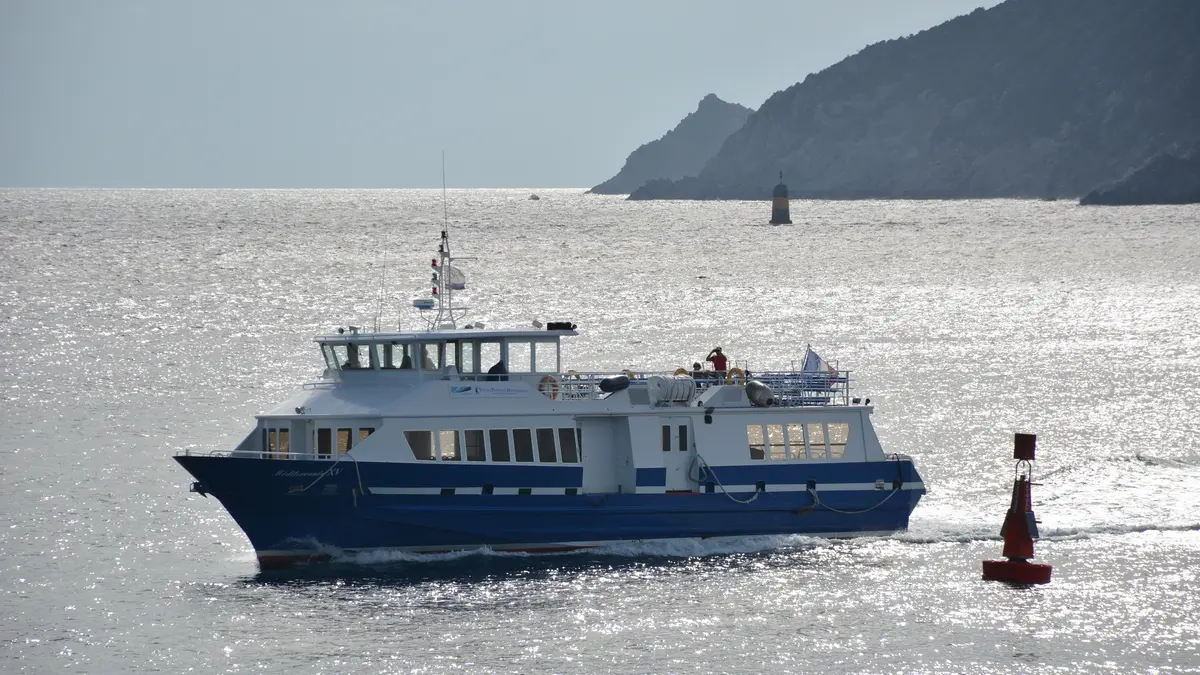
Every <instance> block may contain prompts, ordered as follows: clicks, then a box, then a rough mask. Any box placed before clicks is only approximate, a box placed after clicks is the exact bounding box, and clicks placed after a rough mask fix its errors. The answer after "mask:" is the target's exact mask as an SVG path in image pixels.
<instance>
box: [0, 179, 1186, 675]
mask: <svg viewBox="0 0 1200 675" xmlns="http://www.w3.org/2000/svg"><path fill="white" fill-rule="evenodd" d="M539 193H540V194H541V196H542V199H541V201H529V200H528V199H527V196H528V193H527V192H522V191H511V190H507V191H491V190H470V191H467V190H463V191H450V193H449V198H448V211H449V214H450V222H451V228H452V236H453V242H454V244H455V245H456V247H457V250H458V252H459V253H460V254H464V255H472V256H475V257H476V259H475V260H474V261H472V262H470V263H467V264H465V265H464V267H465V268H466V271H467V273H468V274H469V275H470V276H469V284H470V287H471V291H470V294H469V301H470V302H469V304H470V306H471V307H472V308H473V317H472V318H473V319H475V320H478V321H483V322H485V323H487V324H488V325H490V326H495V327H499V326H505V325H509V326H527V325H529V322H530V321H531V320H533V319H539V320H542V321H546V320H562V319H569V320H572V321H575V322H576V323H578V324H580V327H581V332H582V335H581V336H580V337H578V338H574V339H573V340H572V341H571V344H569V345H568V347H567V361H568V363H567V367H574V368H576V369H577V370H596V369H620V368H626V367H633V368H635V369H660V370H666V369H673V368H674V367H677V366H682V365H689V364H691V362H693V361H696V360H698V359H699V358H700V357H701V356H703V354H705V353H706V352H707V351H708V350H709V349H710V348H711V347H713V346H714V345H717V344H720V345H722V346H723V347H724V348H725V351H726V352H727V353H728V354H730V355H731V356H732V357H733V359H735V360H736V361H744V362H746V363H748V364H749V365H750V366H751V367H754V368H763V367H770V366H780V365H783V366H786V365H788V364H789V362H790V361H791V360H793V359H798V358H800V356H801V354H802V353H803V351H804V347H805V344H807V343H811V344H812V345H813V346H814V348H816V349H818V350H819V351H820V352H821V353H822V354H823V355H825V356H826V357H828V358H831V359H836V360H837V361H838V363H839V364H840V366H841V367H842V368H846V369H850V370H852V371H853V378H854V381H855V382H856V385H855V386H856V393H857V394H858V395H862V396H869V397H870V398H871V399H872V403H873V404H874V405H875V406H876V412H875V423H876V426H877V428H878V432H879V436H880V438H881V440H882V442H883V444H884V447H885V449H886V450H888V451H890V452H905V453H910V454H912V455H914V456H916V457H917V461H918V466H919V467H920V469H921V471H922V473H923V475H924V477H925V480H926V483H927V485H928V486H929V495H928V496H927V497H926V498H925V500H924V501H922V503H921V505H920V506H919V507H918V509H917V511H916V512H915V513H914V515H913V521H912V528H911V531H910V532H908V533H906V534H901V535H896V536H893V537H886V538H872V539H857V540H847V541H822V540H814V539H808V538H803V537H778V538H756V539H745V540H734V541H724V542H721V543H712V542H681V543H678V544H674V545H651V544H646V545H622V546H613V547H610V548H607V549H602V550H601V551H600V552H591V553H581V554H563V555H542V556H529V555H513V554H505V555H500V554H493V553H488V552H479V553H471V554H458V555H445V556H434V557H427V558H419V557H408V556H394V557H371V558H357V559H353V558H351V559H341V560H339V561H337V562H336V563H333V564H330V565H327V566H319V567H311V568H307V569H303V570H300V571H297V572H289V573H271V574H261V573H259V572H258V570H257V567H256V564H255V561H254V557H253V552H252V550H251V548H250V546H249V544H248V542H247V541H246V538H245V537H244V536H243V535H242V533H241V531H240V530H239V529H238V528H237V526H236V525H235V524H234V523H233V521H232V520H231V519H230V518H229V517H228V516H227V515H226V514H225V512H224V511H223V510H222V509H221V507H220V505H219V504H218V503H217V502H216V501H215V500H213V499H203V498H201V497H198V496H196V495H194V494H190V493H189V492H188V490H187V487H188V485H189V484H190V478H189V476H187V475H186V474H185V473H184V471H183V470H182V469H180V468H179V467H178V466H177V465H176V464H175V463H174V462H173V461H172V460H171V459H170V457H171V455H172V454H173V453H174V452H177V451H180V450H182V449H184V448H196V449H204V450H216V449H227V448H230V447H231V446H232V444H234V443H236V442H237V441H238V440H240V438H241V437H242V436H243V435H244V434H245V433H246V431H247V430H248V429H249V428H250V426H251V424H252V421H253V415H254V414H255V413H258V412H260V411H262V410H263V409H264V408H266V407H268V406H269V405H270V404H272V403H274V402H276V401H278V400H280V399H281V398H283V397H284V396H285V395H286V394H287V393H288V392H290V391H291V390H293V389H295V388H296V387H298V386H299V385H300V384H301V383H302V382H304V381H305V380H307V379H309V378H311V377H313V376H314V375H316V374H317V373H318V372H319V370H320V367H321V359H320V355H319V353H318V351H317V350H316V348H315V346H314V345H313V343H312V336H313V335H315V334H318V333H324V332H328V331H329V330H330V329H332V328H334V327H336V326H339V325H347V324H355V325H367V326H370V325H372V324H373V323H374V322H375V321H376V320H377V317H378V320H379V322H380V323H381V324H382V325H384V326H394V325H396V323H397V321H400V322H401V323H402V324H403V325H404V326H405V327H409V328H415V327H417V323H416V318H415V317H414V316H413V315H412V314H411V313H410V312H408V311H406V310H404V309H403V307H404V306H407V305H408V303H409V300H410V299H411V298H413V297H417V296H418V295H419V294H420V293H421V292H422V291H423V290H424V289H425V282H426V281H427V276H428V271H427V267H426V266H427V265H428V259H429V258H430V254H431V253H432V251H433V250H434V249H435V248H436V244H437V237H438V230H439V229H440V228H441V227H442V220H443V215H442V214H443V207H442V200H441V192H440V191H325V190H298V191H195V190H162V191H140V190H128V191H102V190H96V191H87V190H80V191H72V190H2V191H0V337H2V338H3V339H2V340H0V364H2V365H0V368H2V370H0V373H2V374H3V378H2V379H0V672H4V673H26V672H28V673H117V672H139V673H140V672H158V673H183V672H207V673H257V672H289V673H296V674H299V673H442V672H466V673H473V672H497V673H509V672H512V673H518V672H519V673H565V672H570V673H768V672H770V673H774V672H780V673H784V672H795V673H813V672H822V673H1011V672H1022V673H1051V672H1054V673H1059V672H1086V673H1092V672H1157V673H1175V672H1200V563H1198V562H1197V561H1200V208H1197V207H1132V208H1086V207H1079V206H1076V205H1074V204H1073V203H1068V202H1031V201H968V202H885V201H856V202H795V203H793V205H792V213H793V219H794V220H795V221H796V224H795V225H794V226H791V227H769V226H763V225H762V223H763V222H764V221H765V220H766V219H767V215H768V212H769V205H768V204H766V203H693V202H652V203H645V202H642V203H629V202H625V201H623V200H621V199H620V198H609V197H598V196H591V195H583V194H580V193H581V191H579V190H548V191H540V190H539ZM1014 431H1030V432H1036V433H1037V434H1038V435H1039V460H1038V462H1037V466H1036V469H1035V478H1036V479H1037V481H1038V482H1039V483H1041V485H1039V486H1038V487H1036V488H1035V492H1034V501H1035V507H1036V511H1037V513H1038V516H1039V518H1040V519H1041V521H1042V525H1041V528H1042V535H1043V538H1042V539H1041V540H1040V541H1039V542H1038V544H1037V555H1038V558H1039V559H1040V560H1041V561H1042V562H1047V563H1050V564H1052V565H1053V566H1054V580H1053V582H1052V583H1051V584H1049V585H1048V586H1043V587H1038V588H1024V589H1022V588H1013V587H1009V586H1005V585H1002V584H996V583H989V582H983V581H981V580H980V562H981V561H982V560H984V559H989V558H997V557H1000V546H1001V542H1000V540H999V537H998V530H999V526H1000V523H1001V521H1002V519H1003V515H1004V511H1005V509H1006V508H1007V504H1008V499H1009V489H1010V487H1011V481H1012V460H1011V446H1012V433H1013V432H1014Z"/></svg>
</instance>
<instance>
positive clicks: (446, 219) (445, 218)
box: [442, 150, 783, 230]
mask: <svg viewBox="0 0 1200 675" xmlns="http://www.w3.org/2000/svg"><path fill="white" fill-rule="evenodd" d="M779 175H780V176H782V175H783V173H782V172H781V173H780V174H779ZM442 229H443V230H448V229H450V207H448V206H446V151H445V150H443V151H442Z"/></svg>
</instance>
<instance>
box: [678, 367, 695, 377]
mask: <svg viewBox="0 0 1200 675" xmlns="http://www.w3.org/2000/svg"><path fill="white" fill-rule="evenodd" d="M675 374H676V375H691V374H692V371H690V370H688V369H687V368H676V369H675Z"/></svg>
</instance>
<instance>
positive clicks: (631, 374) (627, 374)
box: [621, 368, 637, 380]
mask: <svg viewBox="0 0 1200 675" xmlns="http://www.w3.org/2000/svg"><path fill="white" fill-rule="evenodd" d="M621 374H623V375H624V376H625V377H628V378H629V379H630V380H636V379H637V373H635V372H633V371H632V370H630V369H628V368H626V369H625V370H622V371H621Z"/></svg>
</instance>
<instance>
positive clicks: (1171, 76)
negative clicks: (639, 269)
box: [622, 0, 1200, 199]
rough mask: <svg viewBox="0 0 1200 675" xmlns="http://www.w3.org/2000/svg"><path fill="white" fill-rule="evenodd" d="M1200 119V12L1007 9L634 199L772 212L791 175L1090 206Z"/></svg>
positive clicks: (875, 53)
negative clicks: (757, 206)
mask: <svg viewBox="0 0 1200 675" xmlns="http://www.w3.org/2000/svg"><path fill="white" fill-rule="evenodd" d="M1197 110H1200V2H1197V1H1195V0H1153V2H1144V3H1143V2H1132V1H1130V0H1054V1H1053V2H1047V1H1046V0H1008V1H1007V2H1004V3H1002V4H999V5H997V6H995V7H992V8H990V9H986V10H985V9H978V10H976V11H974V12H972V13H970V14H968V15H965V16H960V17H957V18H955V19H952V20H950V21H947V22H946V23H943V24H941V25H939V26H936V27H934V28H930V29H929V30H925V31H922V32H920V33H918V34H915V35H912V36H909V37H904V38H900V39H896V40H889V41H886V42H881V43H878V44H874V45H871V46H869V47H867V48H865V49H863V50H862V51H860V52H859V53H857V54H854V55H853V56H850V57H848V58H846V59H845V60H843V61H841V62H840V63H837V64H835V65H833V66H830V67H829V68H827V69H825V70H823V71H821V72H819V73H815V74H812V75H809V76H808V77H807V78H805V79H804V81H802V82H799V83H797V84H794V85H792V86H790V87H788V88H787V89H785V90H783V91H780V92H777V93H775V94H774V95H772V96H771V97H770V98H769V99H767V101H766V102H764V103H763V104H762V106H761V107H760V108H759V109H758V110H757V111H756V112H754V113H753V114H751V115H750V116H749V117H748V118H747V119H746V122H745V124H744V125H743V126H742V127H741V128H740V129H739V130H737V131H736V132H734V133H733V134H732V135H730V136H729V137H728V138H727V139H726V140H725V142H724V144H723V145H722V146H721V148H720V150H719V151H718V152H717V153H716V154H715V156H713V157H712V159H710V160H709V161H708V162H707V163H706V164H705V165H704V168H703V169H702V170H701V171H699V173H698V174H696V175H695V176H694V177H684V178H678V177H674V176H665V175H664V176H657V177H656V178H658V180H649V181H648V182H647V183H646V184H645V185H643V186H642V187H640V188H639V189H637V190H635V191H634V192H633V194H632V195H631V197H630V198H631V199H767V198H769V197H770V194H771V193H770V191H771V187H772V186H773V185H774V183H775V179H776V178H777V176H778V173H779V171H781V170H782V171H783V172H784V173H785V174H786V175H787V177H788V184H789V186H790V187H791V190H792V195H793V196H794V197H819V198H987V197H1041V198H1059V197H1075V198H1077V197H1079V196H1080V195H1083V194H1086V193H1087V192H1088V191H1089V190H1091V189H1092V188H1093V187H1095V186H1097V185H1103V184H1106V183H1110V182H1112V181H1113V180H1115V179H1117V178H1119V177H1121V176H1124V175H1125V174H1126V173H1127V172H1128V171H1129V170H1130V169H1131V168H1132V167H1136V166H1139V165H1142V164H1144V163H1145V162H1146V161H1147V160H1148V159H1149V158H1151V157H1153V156H1155V155H1157V154H1159V153H1160V152H1164V151H1167V150H1169V149H1170V148H1173V147H1193V146H1195V145H1196V142H1197V141H1200V114H1197V112H1196V111H1197ZM647 175H649V174H648V173H647V174H641V175H639V176H637V177H636V178H645V177H646V176H647ZM631 178H632V177H631ZM622 187H623V188H624V187H626V186H622Z"/></svg>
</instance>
